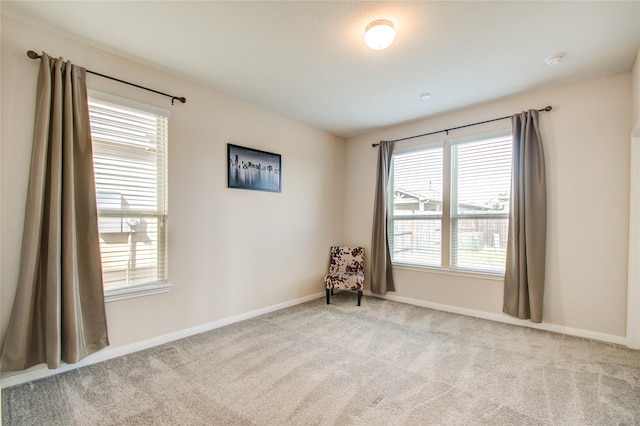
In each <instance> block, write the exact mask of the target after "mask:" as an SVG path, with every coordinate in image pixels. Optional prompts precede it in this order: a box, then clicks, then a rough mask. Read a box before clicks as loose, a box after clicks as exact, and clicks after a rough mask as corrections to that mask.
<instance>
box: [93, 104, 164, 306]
mask: <svg viewBox="0 0 640 426" xmlns="http://www.w3.org/2000/svg"><path fill="white" fill-rule="evenodd" d="M89 114H90V120H91V137H92V140H93V158H94V169H95V179H96V195H97V203H98V226H99V230H100V250H101V256H102V271H103V277H104V288H105V292H106V293H108V292H109V291H110V290H115V291H118V290H122V289H127V288H132V287H133V288H139V287H141V286H161V285H165V284H166V278H167V214H168V212H167V144H168V122H169V111H166V110H162V109H159V108H155V107H151V106H148V105H143V104H138V103H134V102H132V101H128V100H125V99H121V98H117V97H114V96H111V95H106V94H102V93H98V92H91V93H90V96H89Z"/></svg>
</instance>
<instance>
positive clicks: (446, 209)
mask: <svg viewBox="0 0 640 426" xmlns="http://www.w3.org/2000/svg"><path fill="white" fill-rule="evenodd" d="M511 136H512V134H511V129H507V128H503V129H501V130H496V131H492V132H483V133H477V134H472V135H470V136H465V137H458V138H448V137H447V138H445V139H439V140H433V141H429V142H423V143H419V144H415V143H414V144H411V145H407V146H402V147H396V148H395V149H394V151H393V154H392V156H393V157H395V155H396V154H408V153H411V152H419V151H422V150H428V149H435V148H438V147H439V146H441V147H442V162H443V164H442V174H443V176H442V178H443V180H442V214H441V215H440V217H441V240H440V247H441V248H440V259H441V261H440V266H433V265H421V264H416V263H410V262H402V261H396V260H394V259H393V253H391V257H392V265H393V267H394V268H398V269H406V270H414V271H422V272H424V271H429V272H435V273H440V274H444V275H456V276H464V277H474V278H483V279H488V280H496V281H502V280H503V279H504V272H495V271H490V270H480V269H473V268H465V267H457V266H452V262H451V261H452V258H453V257H454V254H453V252H452V248H453V245H454V244H453V241H452V232H453V222H454V220H459V219H473V218H477V219H481V218H491V219H493V218H496V217H498V216H500V217H501V218H504V217H506V218H508V213H503V214H489V213H487V214H474V215H460V214H457V212H456V209H455V208H454V206H453V203H454V202H455V196H454V194H453V184H454V176H453V172H454V170H453V167H452V155H453V154H452V153H453V147H454V146H456V145H461V144H465V143H472V142H476V141H482V140H487V139H495V138H507V137H508V138H511ZM391 164H392V170H391V172H390V173H389V186H388V188H389V191H388V193H389V196H388V197H387V209H388V212H389V215H388V221H387V225H388V226H387V229H388V233H389V235H388V238H389V241H390V246H391V247H393V240H394V221H396V220H403V219H404V220H406V219H412V220H415V219H417V220H423V219H427V220H428V219H433V218H434V216H423V217H420V216H412V215H410V216H406V215H404V216H403V215H394V206H393V201H394V170H393V164H394V162H393V158H392V163H391Z"/></svg>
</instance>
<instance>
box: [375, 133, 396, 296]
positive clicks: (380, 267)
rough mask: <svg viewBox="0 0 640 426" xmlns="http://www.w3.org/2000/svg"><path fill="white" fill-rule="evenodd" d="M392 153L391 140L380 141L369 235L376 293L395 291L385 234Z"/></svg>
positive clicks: (387, 237)
mask: <svg viewBox="0 0 640 426" xmlns="http://www.w3.org/2000/svg"><path fill="white" fill-rule="evenodd" d="M392 154H393V142H388V141H382V142H380V146H379V147H378V177H377V180H376V195H375V202H374V206H373V230H372V237H371V291H372V292H373V293H376V294H385V293H386V292H387V291H395V287H394V285H393V273H392V269H391V253H390V252H389V236H388V234H387V224H388V208H387V206H388V192H389V190H390V188H389V176H390V172H391V170H390V169H391V155H392Z"/></svg>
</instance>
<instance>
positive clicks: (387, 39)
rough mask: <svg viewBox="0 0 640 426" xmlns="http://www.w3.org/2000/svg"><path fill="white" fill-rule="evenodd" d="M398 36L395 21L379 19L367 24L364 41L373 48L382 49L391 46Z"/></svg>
mask: <svg viewBox="0 0 640 426" xmlns="http://www.w3.org/2000/svg"><path fill="white" fill-rule="evenodd" d="M395 38H396V31H395V30H394V29H393V23H392V22H391V21H387V20H386V19H379V20H377V21H373V22H372V23H370V24H369V25H367V29H366V31H365V33H364V42H365V44H366V45H367V46H369V47H370V48H371V49H373V50H382V49H386V48H387V47H389V45H390V44H391V43H393V39H395Z"/></svg>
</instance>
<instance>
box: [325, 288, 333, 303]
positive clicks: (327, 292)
mask: <svg viewBox="0 0 640 426" xmlns="http://www.w3.org/2000/svg"><path fill="white" fill-rule="evenodd" d="M331 293H333V290H329V289H327V290H326V294H327V305H328V304H329V297H330V296H329V294H331Z"/></svg>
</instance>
